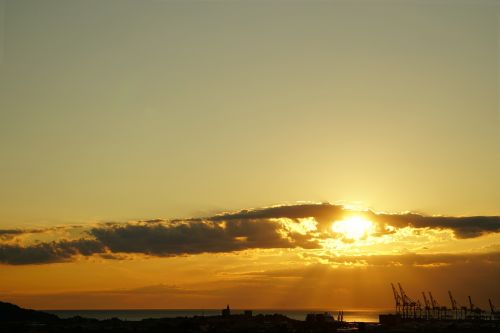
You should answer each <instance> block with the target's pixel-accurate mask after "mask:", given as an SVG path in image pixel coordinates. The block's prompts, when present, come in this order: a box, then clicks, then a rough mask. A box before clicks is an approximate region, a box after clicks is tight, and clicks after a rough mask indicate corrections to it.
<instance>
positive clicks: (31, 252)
mask: <svg viewBox="0 0 500 333" xmlns="http://www.w3.org/2000/svg"><path fill="white" fill-rule="evenodd" d="M99 252H104V246H103V245H102V243H100V242H98V241H96V240H92V239H79V240H73V241H59V242H49V243H40V244H35V245H30V246H21V245H18V244H0V263H4V264H9V265H28V264H48V263H55V262H64V261H70V260H71V259H72V257H74V256H76V255H83V256H88V255H92V254H94V253H99Z"/></svg>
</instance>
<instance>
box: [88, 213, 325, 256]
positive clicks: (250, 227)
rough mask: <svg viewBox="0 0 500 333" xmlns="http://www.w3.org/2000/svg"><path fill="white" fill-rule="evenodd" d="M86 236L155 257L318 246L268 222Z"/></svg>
mask: <svg viewBox="0 0 500 333" xmlns="http://www.w3.org/2000/svg"><path fill="white" fill-rule="evenodd" d="M89 233H90V234H91V235H92V236H94V237H95V238H96V240H98V241H99V242H101V243H102V244H104V245H105V246H106V247H107V248H108V249H109V250H110V251H112V252H125V253H143V254H149V255H158V256H174V255H183V254H198V253H204V252H211V253H218V252H233V251H241V250H246V249H255V248H265V249H268V248H294V247H303V248H315V247H318V246H319V244H318V243H316V242H315V241H313V240H311V239H308V238H307V237H303V235H300V234H299V233H294V232H290V231H286V230H285V229H284V228H283V226H282V224H281V223H279V222H276V221H270V220H230V221H221V222H216V221H182V222H180V221H177V222H168V221H167V222H154V223H152V222H148V223H137V224H136V223H128V224H111V225H107V226H103V227H96V228H93V229H91V230H90V232H89Z"/></svg>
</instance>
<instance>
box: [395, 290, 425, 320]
mask: <svg viewBox="0 0 500 333" xmlns="http://www.w3.org/2000/svg"><path fill="white" fill-rule="evenodd" d="M398 286H399V292H400V293H401V298H402V301H403V311H402V312H403V318H409V317H410V316H411V315H413V317H414V318H416V317H417V309H418V310H419V311H420V304H419V303H417V302H415V301H413V300H412V299H411V298H410V297H408V295H406V293H405V291H404V289H403V287H402V286H401V283H399V282H398Z"/></svg>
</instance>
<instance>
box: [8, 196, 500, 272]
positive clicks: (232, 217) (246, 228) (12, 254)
mask: <svg viewBox="0 0 500 333" xmlns="http://www.w3.org/2000/svg"><path fill="white" fill-rule="evenodd" d="M352 213H353V212H352V211H348V210H345V209H344V208H343V207H342V206H339V205H332V204H328V203H324V204H297V205H286V206H285V205H283V206H275V207H268V208H262V209H252V210H242V211H239V212H236V213H224V214H220V215H215V216H211V217H207V218H193V219H185V220H170V221H165V220H158V219H157V220H149V221H142V222H129V223H106V224H101V225H99V226H97V227H94V228H91V229H90V230H88V231H87V236H85V237H84V238H82V239H79V240H59V241H54V242H45V243H37V244H34V245H29V246H23V245H20V244H17V243H12V242H6V241H7V240H9V239H12V238H13V237H15V236H18V235H21V234H23V233H37V232H40V230H18V229H14V230H0V240H3V241H4V242H3V243H2V242H0V263H4V264H11V265H25V264H43V263H54V262H65V261H71V260H72V259H73V258H74V257H75V256H78V255H81V256H90V255H93V254H99V255H102V256H104V257H106V258H112V257H113V256H114V254H121V253H125V254H127V253H138V254H146V255H152V256H177V255H188V254H199V253H207V252H208V253H221V252H234V251H240V250H246V249H257V248H260V249H270V248H296V247H300V248H319V247H320V244H319V243H318V239H317V236H318V235H317V234H316V235H313V234H305V235H304V234H302V233H298V232H296V231H293V230H292V229H290V228H289V227H287V225H286V224H283V223H281V222H280V221H279V220H276V219H279V218H288V219H291V220H295V221H296V220H297V219H300V218H308V217H312V218H314V219H315V220H316V221H317V222H318V225H319V231H320V232H323V233H325V232H327V231H326V230H328V228H329V225H330V223H331V222H332V221H334V220H339V219H342V218H343V217H344V216H346V215H349V214H352ZM361 214H365V215H366V216H367V218H369V219H370V220H372V221H374V222H376V223H378V224H379V225H381V226H384V225H391V226H393V227H396V228H402V227H407V226H413V227H415V228H440V229H451V230H453V232H454V233H455V235H456V237H457V238H472V237H478V236H481V235H483V234H487V233H493V232H499V231H500V216H472V217H445V216H425V215H419V214H414V213H405V214H377V213H374V212H371V211H367V212H361ZM381 229H383V228H381Z"/></svg>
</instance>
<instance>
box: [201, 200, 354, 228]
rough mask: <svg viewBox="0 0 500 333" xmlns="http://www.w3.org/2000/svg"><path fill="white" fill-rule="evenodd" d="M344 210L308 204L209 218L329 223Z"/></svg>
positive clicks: (242, 211)
mask: <svg viewBox="0 0 500 333" xmlns="http://www.w3.org/2000/svg"><path fill="white" fill-rule="evenodd" d="M343 212H344V209H343V207H342V206H340V205H332V204H329V203H322V204H317V203H310V204H297V205H281V206H273V207H266V208H260V209H251V210H241V211H239V212H236V213H224V214H220V215H215V216H212V217H209V218H208V219H210V220H212V221H230V220H241V219H271V218H288V219H299V218H306V217H313V218H314V219H315V220H316V221H318V222H320V223H325V222H331V221H333V220H335V219H338V218H340V217H342V215H343Z"/></svg>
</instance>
